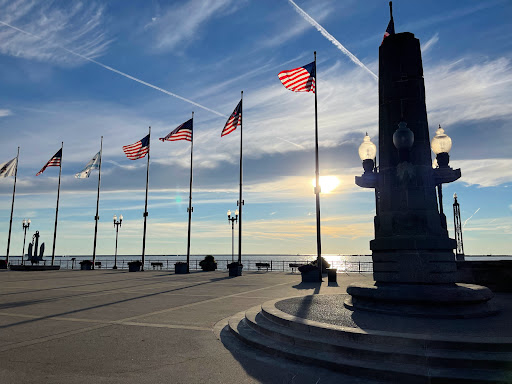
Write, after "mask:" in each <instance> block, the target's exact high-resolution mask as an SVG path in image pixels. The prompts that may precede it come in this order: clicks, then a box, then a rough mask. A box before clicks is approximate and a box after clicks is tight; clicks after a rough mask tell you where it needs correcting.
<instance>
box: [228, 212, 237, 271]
mask: <svg viewBox="0 0 512 384" xmlns="http://www.w3.org/2000/svg"><path fill="white" fill-rule="evenodd" d="M228 221H231V262H232V263H233V262H234V261H235V223H236V222H237V221H238V209H237V210H236V211H235V216H233V217H232V216H231V210H228Z"/></svg>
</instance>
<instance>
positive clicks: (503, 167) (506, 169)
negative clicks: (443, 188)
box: [450, 159, 512, 187]
mask: <svg viewBox="0 0 512 384" xmlns="http://www.w3.org/2000/svg"><path fill="white" fill-rule="evenodd" d="M450 165H451V166H452V167H454V168H459V167H460V168H461V169H462V177H461V179H460V180H461V181H462V182H464V183H466V184H468V185H478V186H480V187H496V186H498V185H502V184H505V183H509V182H512V159H475V160H453V161H451V162H450Z"/></svg>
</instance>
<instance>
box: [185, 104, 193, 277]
mask: <svg viewBox="0 0 512 384" xmlns="http://www.w3.org/2000/svg"><path fill="white" fill-rule="evenodd" d="M191 139H192V140H191V141H190V192H189V195H188V209H187V212H188V239H187V273H189V272H190V227H191V222H192V212H193V211H194V208H193V207H192V164H193V162H192V154H193V153H194V112H192V138H191Z"/></svg>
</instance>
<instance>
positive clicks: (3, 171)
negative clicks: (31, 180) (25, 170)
mask: <svg viewBox="0 0 512 384" xmlns="http://www.w3.org/2000/svg"><path fill="white" fill-rule="evenodd" d="M17 160H18V159H17V158H16V157H15V158H14V159H12V160H9V161H6V162H5V163H2V164H0V177H8V176H14V173H15V171H16V165H17V162H18V161H17Z"/></svg>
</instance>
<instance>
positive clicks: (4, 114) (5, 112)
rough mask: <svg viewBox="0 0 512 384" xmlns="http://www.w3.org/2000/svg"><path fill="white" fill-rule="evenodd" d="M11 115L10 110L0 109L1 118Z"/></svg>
mask: <svg viewBox="0 0 512 384" xmlns="http://www.w3.org/2000/svg"><path fill="white" fill-rule="evenodd" d="M9 115H11V111H10V110H8V109H0V117H5V116H9Z"/></svg>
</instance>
